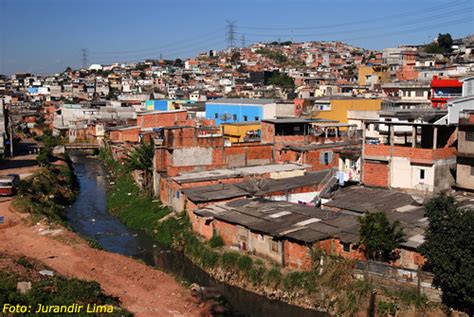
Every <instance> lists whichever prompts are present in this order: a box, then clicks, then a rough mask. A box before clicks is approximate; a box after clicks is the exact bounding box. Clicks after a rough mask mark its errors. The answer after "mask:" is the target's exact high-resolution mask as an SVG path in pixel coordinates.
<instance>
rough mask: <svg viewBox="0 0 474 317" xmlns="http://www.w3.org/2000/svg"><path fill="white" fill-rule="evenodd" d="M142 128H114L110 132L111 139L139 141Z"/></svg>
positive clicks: (115, 140)
mask: <svg viewBox="0 0 474 317" xmlns="http://www.w3.org/2000/svg"><path fill="white" fill-rule="evenodd" d="M140 130H141V128H140V127H135V128H130V129H123V130H112V131H110V132H109V139H110V141H112V142H138V141H139V137H138V136H139V134H140Z"/></svg>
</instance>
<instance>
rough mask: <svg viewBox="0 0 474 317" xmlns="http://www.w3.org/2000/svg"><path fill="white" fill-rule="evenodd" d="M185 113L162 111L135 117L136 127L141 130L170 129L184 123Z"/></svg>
mask: <svg viewBox="0 0 474 317" xmlns="http://www.w3.org/2000/svg"><path fill="white" fill-rule="evenodd" d="M187 116H188V113H187V111H185V110H183V111H169V112H168V111H163V112H154V113H144V114H139V115H137V125H139V126H140V127H142V128H158V127H172V126H174V125H176V123H179V122H182V121H185V120H186V118H187Z"/></svg>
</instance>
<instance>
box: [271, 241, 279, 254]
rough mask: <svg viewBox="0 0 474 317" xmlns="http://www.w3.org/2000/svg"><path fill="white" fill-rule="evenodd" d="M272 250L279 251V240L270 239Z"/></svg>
mask: <svg viewBox="0 0 474 317" xmlns="http://www.w3.org/2000/svg"><path fill="white" fill-rule="evenodd" d="M270 250H271V251H272V252H278V241H276V240H272V241H270Z"/></svg>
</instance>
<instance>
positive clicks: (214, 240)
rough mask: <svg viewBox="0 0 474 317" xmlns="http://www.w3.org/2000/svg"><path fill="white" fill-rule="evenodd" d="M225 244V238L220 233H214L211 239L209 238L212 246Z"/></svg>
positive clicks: (216, 246)
mask: <svg viewBox="0 0 474 317" xmlns="http://www.w3.org/2000/svg"><path fill="white" fill-rule="evenodd" d="M223 245H224V240H222V237H221V236H219V235H217V234H216V235H213V236H212V238H211V239H209V246H210V247H211V248H218V247H222V246H223Z"/></svg>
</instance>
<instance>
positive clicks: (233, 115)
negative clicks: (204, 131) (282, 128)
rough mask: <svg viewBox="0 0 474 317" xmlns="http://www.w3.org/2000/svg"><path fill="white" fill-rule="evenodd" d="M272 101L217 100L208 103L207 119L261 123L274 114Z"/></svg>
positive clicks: (217, 123)
mask: <svg viewBox="0 0 474 317" xmlns="http://www.w3.org/2000/svg"><path fill="white" fill-rule="evenodd" d="M275 107H276V104H275V101H274V100H272V99H217V100H213V101H208V102H206V118H208V119H213V120H215V121H216V125H220V124H221V123H233V122H249V121H260V120H262V119H265V117H266V116H267V114H270V113H271V114H273V112H274V111H272V109H275Z"/></svg>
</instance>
